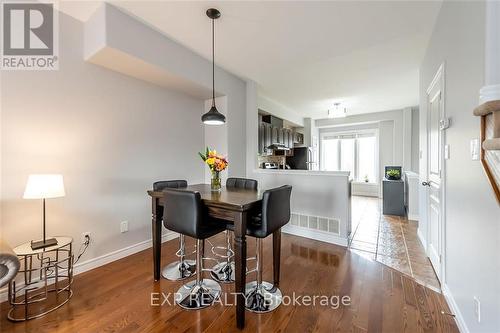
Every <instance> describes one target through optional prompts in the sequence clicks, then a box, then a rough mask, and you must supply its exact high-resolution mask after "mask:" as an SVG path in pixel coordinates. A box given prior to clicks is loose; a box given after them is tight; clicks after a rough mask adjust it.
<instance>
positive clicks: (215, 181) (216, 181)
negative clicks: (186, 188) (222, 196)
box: [210, 171, 221, 192]
mask: <svg viewBox="0 0 500 333" xmlns="http://www.w3.org/2000/svg"><path fill="white" fill-rule="evenodd" d="M210 188H211V189H212V191H214V192H215V191H220V190H221V181H220V172H219V171H212V179H211V181H210Z"/></svg>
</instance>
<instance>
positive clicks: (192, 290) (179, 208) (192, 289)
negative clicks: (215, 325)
mask: <svg viewBox="0 0 500 333" xmlns="http://www.w3.org/2000/svg"><path fill="white" fill-rule="evenodd" d="M163 192H164V198H165V213H164V219H163V223H164V225H165V227H166V228H167V229H170V230H173V231H175V232H178V233H179V234H181V235H186V236H189V237H193V238H195V239H196V272H197V274H196V280H194V281H190V282H188V283H186V284H184V285H183V286H181V287H180V289H179V290H178V291H177V295H176V300H175V302H176V303H177V304H178V305H179V306H181V307H182V308H184V309H191V310H197V309H202V308H205V307H208V306H210V305H212V304H213V303H214V301H215V300H216V299H217V298H218V297H219V296H220V293H221V287H220V285H219V284H218V283H217V282H216V281H214V280H212V279H203V271H204V269H203V250H204V245H205V243H204V240H205V239H206V238H208V237H211V236H213V235H215V234H218V233H219V232H222V231H224V230H225V229H226V227H225V225H224V224H221V223H217V222H211V221H210V220H209V218H208V214H207V211H206V209H204V206H203V204H202V202H201V196H200V193H199V192H193V191H185V190H175V189H164V190H163Z"/></svg>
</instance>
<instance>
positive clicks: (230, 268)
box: [210, 261, 235, 283]
mask: <svg viewBox="0 0 500 333" xmlns="http://www.w3.org/2000/svg"><path fill="white" fill-rule="evenodd" d="M234 272H235V267H234V261H231V262H227V261H224V262H221V263H218V264H217V265H215V266H214V267H213V268H212V269H211V270H210V275H211V276H212V278H213V279H214V280H215V281H218V282H221V283H233V282H234V281H235V278H234Z"/></svg>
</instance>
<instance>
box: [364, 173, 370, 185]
mask: <svg viewBox="0 0 500 333" xmlns="http://www.w3.org/2000/svg"><path fill="white" fill-rule="evenodd" d="M369 181H370V179H368V175H365V183H368V182H369Z"/></svg>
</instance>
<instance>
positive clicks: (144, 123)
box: [0, 14, 244, 261]
mask: <svg viewBox="0 0 500 333" xmlns="http://www.w3.org/2000/svg"><path fill="white" fill-rule="evenodd" d="M60 61H61V63H60V69H59V71H25V72H22V71H16V72H5V71H2V73H1V94H2V99H1V107H2V122H1V126H2V127H1V139H2V146H1V157H2V174H1V178H2V187H1V195H2V200H1V207H2V215H1V227H0V230H1V233H2V235H1V236H2V237H4V238H5V239H6V240H8V242H9V243H11V244H12V245H15V244H18V243H21V242H25V241H28V240H30V239H34V238H38V237H40V235H41V218H40V214H41V211H40V202H39V201H37V200H23V199H21V198H22V195H23V191H24V187H25V184H26V180H27V177H28V175H29V174H31V173H61V174H63V175H64V180H65V185H66V192H67V195H66V197H64V198H58V199H50V200H48V201H47V227H48V233H49V234H51V235H52V234H60V235H70V236H73V237H74V239H75V242H76V244H77V245H79V244H80V238H81V233H82V232H85V231H90V232H92V237H93V239H94V243H93V245H92V246H91V247H90V248H89V249H88V253H87V254H86V255H85V256H84V257H83V259H82V260H83V261H85V260H87V259H90V258H94V257H97V256H99V255H102V254H106V253H109V252H111V251H115V250H118V249H122V248H125V247H126V246H130V245H133V244H137V243H139V242H142V241H145V240H147V239H149V238H151V224H150V223H151V222H150V221H151V220H150V219H151V208H150V200H148V197H147V194H146V190H147V189H149V188H151V184H152V182H153V181H155V180H159V179H172V178H187V179H188V180H189V181H190V182H203V180H204V166H203V164H202V163H201V161H200V160H199V157H198V156H197V154H196V152H197V151H199V150H200V149H203V147H204V127H203V125H202V124H201V122H200V116H201V114H202V112H203V109H204V105H203V101H202V100H197V99H193V98H191V97H188V96H186V95H183V94H181V93H175V92H172V91H169V90H166V89H163V88H160V87H158V86H155V85H152V84H149V83H146V82H143V81H139V80H136V79H132V78H130V77H128V76H125V75H122V74H118V73H115V72H113V71H110V70H108V69H104V68H101V67H98V66H95V65H93V64H89V63H86V62H84V61H83V24H82V23H81V22H79V21H76V20H74V19H72V18H69V17H68V16H66V15H64V14H61V15H60ZM243 169H244V166H243ZM123 220H128V221H129V223H130V226H129V228H130V231H129V232H128V233H123V234H121V233H120V228H119V223H120V221H123Z"/></svg>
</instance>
